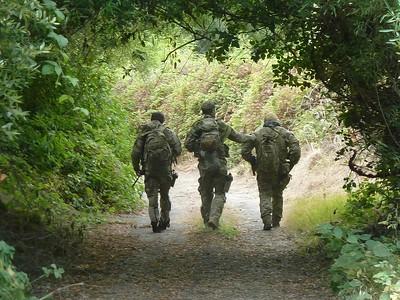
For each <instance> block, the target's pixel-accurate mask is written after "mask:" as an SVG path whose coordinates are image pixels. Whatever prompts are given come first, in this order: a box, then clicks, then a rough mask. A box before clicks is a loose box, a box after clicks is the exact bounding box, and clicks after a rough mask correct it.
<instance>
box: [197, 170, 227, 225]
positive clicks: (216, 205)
mask: <svg viewBox="0 0 400 300" xmlns="http://www.w3.org/2000/svg"><path fill="white" fill-rule="evenodd" d="M198 168H199V172H200V178H199V189H198V190H199V193H200V196H201V209H200V210H201V216H202V218H203V221H204V223H205V224H207V223H208V222H212V223H213V224H214V225H215V226H218V225H219V219H220V218H221V215H222V211H223V209H224V205H225V201H226V197H225V192H224V188H225V183H226V176H227V173H228V172H227V169H226V163H222V164H221V166H220V167H219V169H218V170H217V171H212V172H210V171H207V170H206V169H204V168H203V166H202V164H201V163H199V166H198Z"/></svg>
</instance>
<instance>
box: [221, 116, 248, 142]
mask: <svg viewBox="0 0 400 300" xmlns="http://www.w3.org/2000/svg"><path fill="white" fill-rule="evenodd" d="M218 125H219V128H220V132H221V133H222V140H225V139H226V138H228V139H230V140H231V141H234V142H236V143H245V142H246V141H247V140H248V139H249V137H250V136H249V135H248V134H242V133H239V132H236V131H235V129H233V128H232V127H231V126H229V125H228V124H226V123H224V122H223V121H221V120H218Z"/></svg>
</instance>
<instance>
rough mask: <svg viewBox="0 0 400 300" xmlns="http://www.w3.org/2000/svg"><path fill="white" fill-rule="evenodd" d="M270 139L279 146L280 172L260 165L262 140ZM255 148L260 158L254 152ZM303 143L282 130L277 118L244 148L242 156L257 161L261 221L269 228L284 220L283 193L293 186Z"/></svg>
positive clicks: (258, 132)
mask: <svg viewBox="0 0 400 300" xmlns="http://www.w3.org/2000/svg"><path fill="white" fill-rule="evenodd" d="M265 137H267V138H268V137H270V138H271V139H272V140H273V141H274V144H273V146H274V147H276V153H277V154H278V156H276V157H275V158H274V159H275V160H276V161H274V162H273V164H271V165H277V166H278V167H277V168H276V169H273V168H267V167H266V166H264V165H262V164H260V163H259V161H262V160H260V158H261V156H262V155H263V153H262V151H263V149H265V148H263V147H262V141H263V140H265ZM254 148H255V150H256V157H254V156H253V154H252V150H253V149H254ZM300 154H301V151H300V146H299V141H298V140H297V139H296V138H295V136H294V135H293V134H292V133H291V132H290V131H288V130H286V129H285V128H283V127H281V126H280V124H279V122H278V121H277V119H273V120H271V119H267V120H266V121H265V123H264V126H263V127H261V128H259V129H257V130H256V132H255V133H254V134H253V135H252V138H250V139H249V140H248V141H247V142H246V143H245V145H244V146H243V148H242V157H243V158H244V159H245V160H247V161H249V162H252V161H257V184H258V191H259V195H260V212H261V218H262V220H263V222H264V224H265V225H266V226H269V225H271V224H272V225H273V226H279V222H280V220H281V218H282V209H283V197H282V192H283V190H284V189H285V187H286V186H287V184H288V183H289V180H290V175H289V172H290V170H291V169H292V168H293V166H294V165H295V164H296V163H297V162H298V161H299V159H300Z"/></svg>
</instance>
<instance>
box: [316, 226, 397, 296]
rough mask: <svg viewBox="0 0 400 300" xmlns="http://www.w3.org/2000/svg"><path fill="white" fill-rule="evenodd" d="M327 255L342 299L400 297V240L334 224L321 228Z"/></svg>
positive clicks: (319, 229) (334, 281) (320, 232)
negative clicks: (331, 263) (373, 235)
mask: <svg viewBox="0 0 400 300" xmlns="http://www.w3.org/2000/svg"><path fill="white" fill-rule="evenodd" d="M317 234H318V236H319V237H320V238H321V240H322V241H323V242H324V248H325V251H326V253H327V255H328V256H329V257H331V258H334V263H333V265H332V266H331V268H330V273H331V284H332V288H333V289H334V290H335V291H336V292H338V295H339V297H340V298H341V299H380V300H383V299H388V300H390V299H399V297H400V257H399V252H400V243H399V242H398V241H391V240H383V239H382V240H375V239H373V238H372V236H371V235H370V234H364V233H362V232H360V231H355V230H349V229H345V228H342V227H338V226H333V225H331V224H323V225H320V226H319V227H318V228H317Z"/></svg>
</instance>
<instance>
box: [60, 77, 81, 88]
mask: <svg viewBox="0 0 400 300" xmlns="http://www.w3.org/2000/svg"><path fill="white" fill-rule="evenodd" d="M63 78H64V79H66V80H68V81H69V82H70V83H71V84H72V86H74V87H75V86H77V85H78V83H79V79H78V78H75V77H72V76H68V75H64V76H63Z"/></svg>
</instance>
